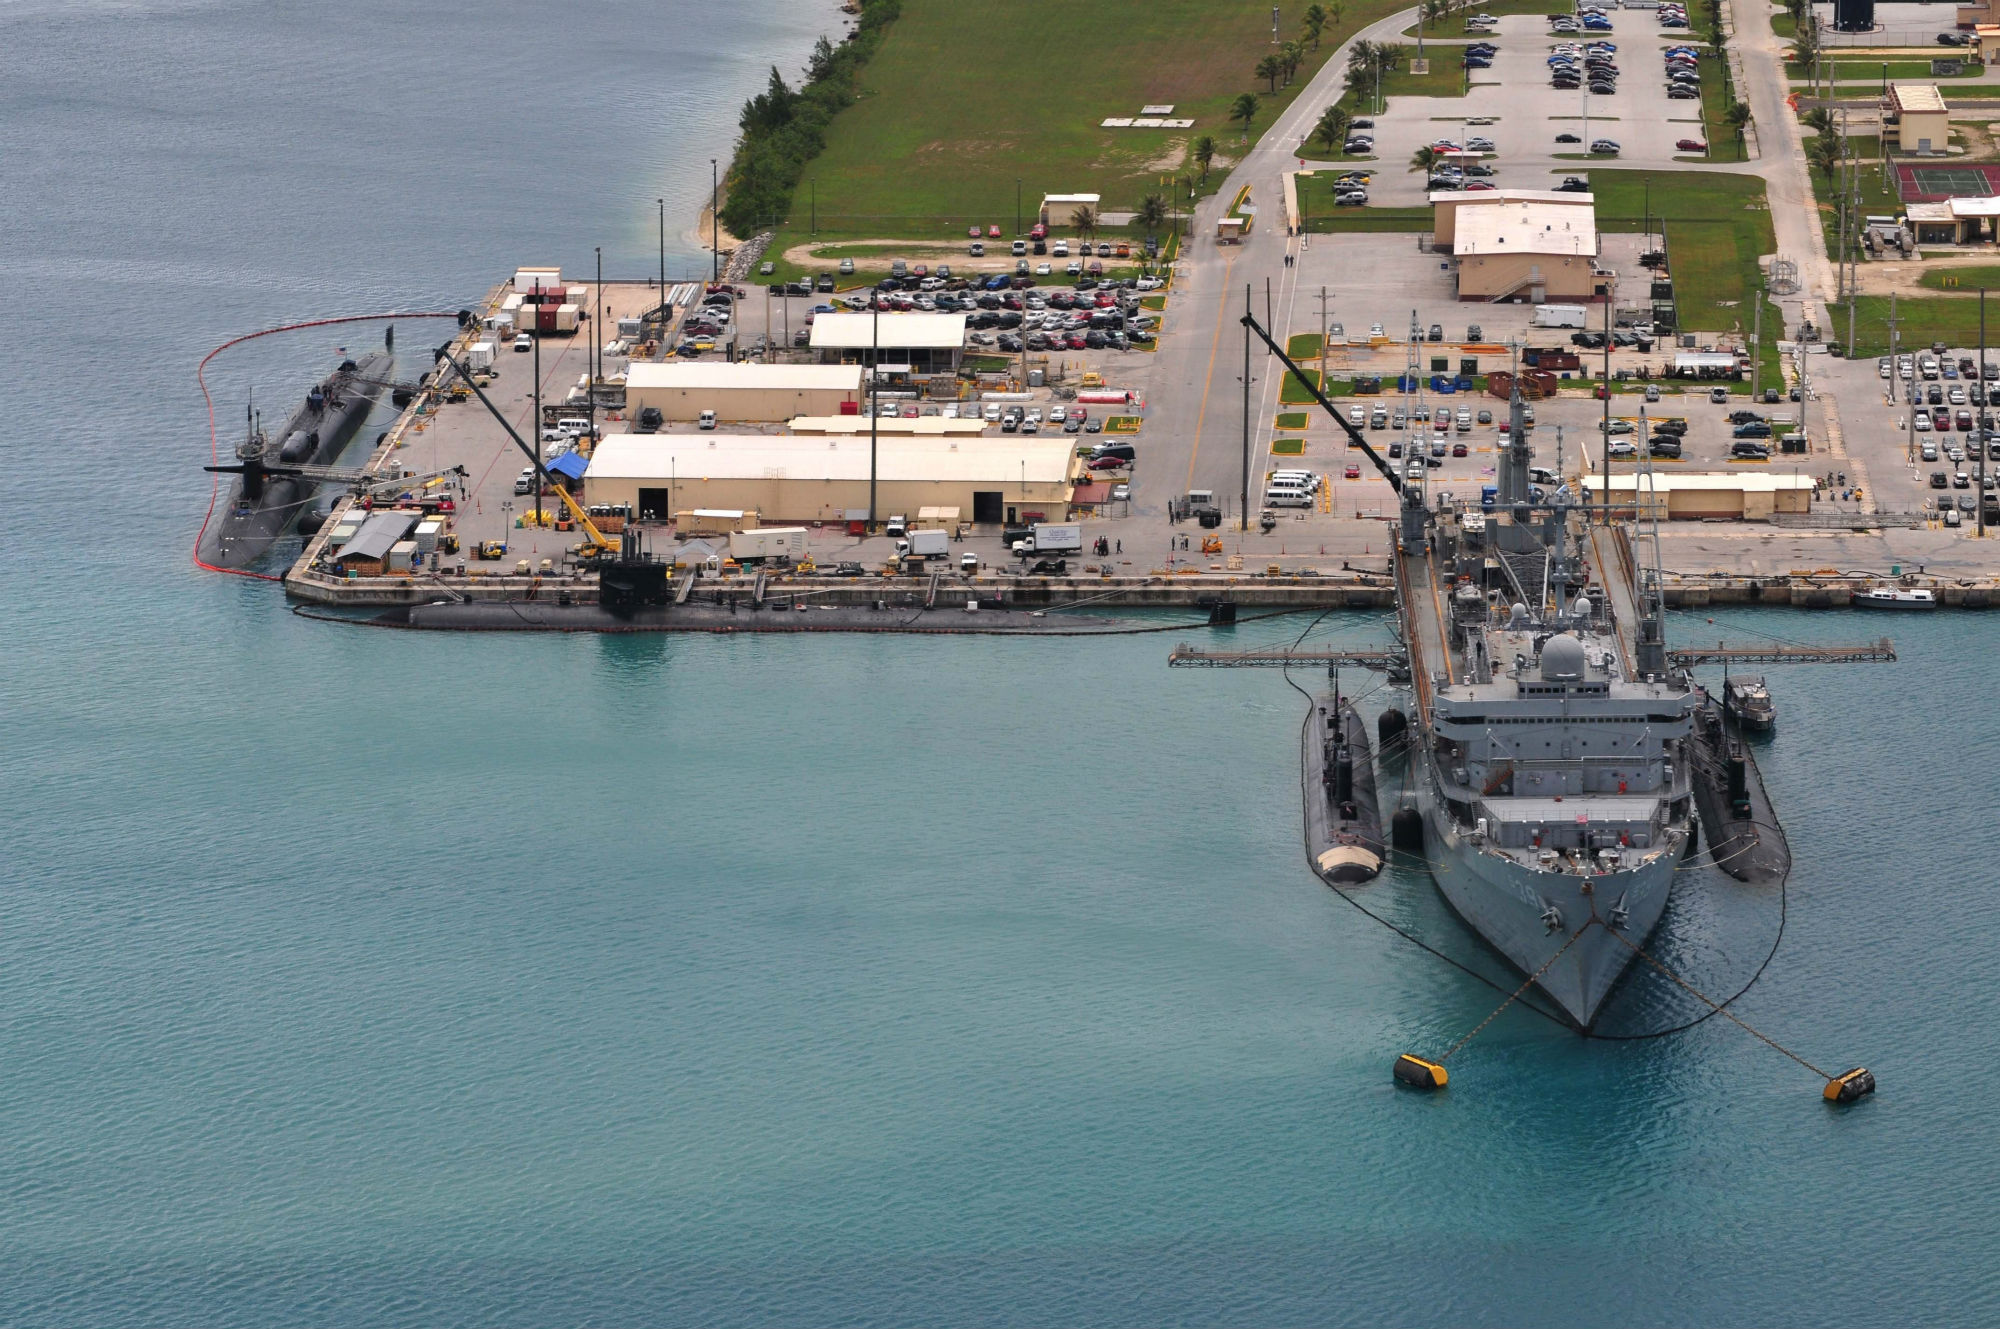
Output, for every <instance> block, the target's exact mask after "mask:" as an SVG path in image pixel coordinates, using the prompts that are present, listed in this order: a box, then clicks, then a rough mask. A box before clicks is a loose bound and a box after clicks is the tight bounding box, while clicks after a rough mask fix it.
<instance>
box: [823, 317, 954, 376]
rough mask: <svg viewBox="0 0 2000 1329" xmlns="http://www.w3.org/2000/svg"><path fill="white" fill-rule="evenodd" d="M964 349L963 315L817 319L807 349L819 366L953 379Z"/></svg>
mask: <svg viewBox="0 0 2000 1329" xmlns="http://www.w3.org/2000/svg"><path fill="white" fill-rule="evenodd" d="M964 347H965V315H963V314H874V313H868V314H819V315H816V316H815V317H814V319H813V327H812V349H813V354H814V356H815V357H816V358H817V359H818V360H819V362H820V363H821V364H828V365H843V364H853V365H873V364H879V365H881V366H883V367H884V369H885V370H892V369H895V368H897V367H903V371H904V372H906V373H911V374H932V373H956V372H957V370H958V361H959V356H960V354H961V353H962V351H963V350H964Z"/></svg>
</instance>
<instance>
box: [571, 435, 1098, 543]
mask: <svg viewBox="0 0 2000 1329" xmlns="http://www.w3.org/2000/svg"><path fill="white" fill-rule="evenodd" d="M869 452H870V444H869V440H868V437H867V436H866V435H865V434H864V435H859V436H856V437H851V438H848V437H839V436H829V435H817V436H803V437H801V436H776V437H773V436H769V435H762V434H611V435H608V436H607V437H605V438H604V439H603V440H602V441H600V442H599V443H598V445H597V450H596V451H595V453H593V454H592V456H591V459H590V469H589V471H588V472H586V474H585V476H584V492H585V494H586V495H587V497H588V501H589V502H591V503H593V504H596V503H613V504H629V505H631V507H632V509H633V510H634V511H635V512H637V513H638V514H639V515H640V517H641V519H642V520H653V521H664V520H666V519H667V518H668V517H670V516H671V515H672V514H673V513H675V512H677V511H682V510H685V509H691V508H726V509H741V510H742V511H745V512H755V513H757V514H758V517H759V519H760V521H762V522H763V523H765V524H769V523H771V522H810V521H823V522H837V521H844V520H850V519H851V517H850V514H853V513H857V512H858V513H862V514H865V513H866V512H867V511H868V508H869V488H870V483H869V476H870V462H869ZM874 458H875V459H874V464H873V474H874V486H873V487H874V491H875V503H874V511H875V514H876V517H877V518H878V519H879V520H886V519H887V518H888V517H890V516H894V515H897V514H901V515H904V516H911V517H914V516H915V515H916V514H917V513H918V512H919V511H921V510H922V509H924V508H957V509H958V510H959V511H960V512H962V513H964V514H966V515H968V516H969V517H970V518H971V519H972V520H973V521H976V522H989V523H999V522H1003V521H1006V522H1014V521H1023V520H1034V519H1042V520H1049V521H1061V520H1063V519H1064V518H1065V517H1067V516H1068V515H1069V502H1070V495H1071V493H1072V491H1073V487H1074V485H1075V483H1076V475H1077V469H1076V468H1077V466H1078V465H1079V463H1078V461H1077V458H1076V453H1075V447H1074V445H1073V441H1072V440H1070V439H1069V438H1068V437H1067V436H1064V435H1060V434H1058V435H1056V436H1054V437H1051V438H1042V437H1039V436H1037V437H1029V438H1022V437H1019V436H1018V435H1002V436H1000V437H998V438H973V439H965V440H954V439H949V438H911V437H903V436H884V437H882V438H880V439H878V440H877V441H876V442H875V444H874ZM1035 514H1039V518H1037V517H1036V515H1035Z"/></svg>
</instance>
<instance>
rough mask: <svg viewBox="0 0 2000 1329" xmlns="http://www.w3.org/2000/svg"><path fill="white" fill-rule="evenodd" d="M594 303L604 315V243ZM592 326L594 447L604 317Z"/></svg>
mask: <svg viewBox="0 0 2000 1329" xmlns="http://www.w3.org/2000/svg"><path fill="white" fill-rule="evenodd" d="M594 303H595V305H596V312H597V313H598V314H599V315H602V314H603V312H604V246H603V245H598V246H597V293H596V298H595V301H594ZM591 327H592V328H593V329H595V330H594V331H592V330H590V329H586V330H585V335H587V336H589V338H590V344H589V350H590V361H591V365H590V396H589V398H588V399H587V401H588V410H587V412H586V414H587V415H588V418H589V420H590V442H591V446H592V448H593V449H594V448H595V447H596V445H597V384H598V381H599V380H600V379H602V378H603V377H604V336H603V333H604V323H603V320H602V318H594V319H592V320H591Z"/></svg>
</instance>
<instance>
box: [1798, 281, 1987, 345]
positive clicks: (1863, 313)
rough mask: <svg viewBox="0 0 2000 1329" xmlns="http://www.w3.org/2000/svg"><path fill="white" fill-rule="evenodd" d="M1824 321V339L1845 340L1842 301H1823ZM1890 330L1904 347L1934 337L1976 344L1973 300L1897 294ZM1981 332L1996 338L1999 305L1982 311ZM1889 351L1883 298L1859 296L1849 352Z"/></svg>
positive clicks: (1976, 313) (1975, 304) (1976, 310)
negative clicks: (1893, 326)
mask: <svg viewBox="0 0 2000 1329" xmlns="http://www.w3.org/2000/svg"><path fill="white" fill-rule="evenodd" d="M1827 314H1828V315H1829V317H1830V326H1829V327H1828V328H1827V334H1828V335H1827V340H1828V341H1838V342H1839V343H1840V344H1841V345H1842V346H1843V347H1844V346H1845V345H1846V344H1847V306H1846V305H1845V304H1844V303H1841V304H1830V305H1828V306H1827ZM1896 332H1897V340H1898V343H1899V344H1900V345H1901V346H1902V348H1903V349H1904V350H1906V351H1907V350H1909V349H1911V348H1912V347H1916V346H1928V345H1929V344H1930V343H1932V342H1934V341H1941V342H1944V343H1945V344H1946V345H1949V346H1976V345H1978V344H1979V301H1977V300H1969V299H1966V298H1964V297H1963V296H1949V295H1936V296H1929V297H1922V296H1919V297H1916V298H1914V299H1898V300H1897V301H1896ZM1986 335H1987V336H1988V337H1989V338H1992V339H1994V340H1995V341H2000V305H1995V306H1994V307H1993V308H1990V309H1989V310H1988V311H1987V318H1986ZM1888 353H1889V297H1888V296H1886V295H1864V296H1862V297H1861V298H1860V299H1859V300H1857V301H1856V302H1855V306H1854V354H1855V355H1856V356H1857V357H1860V356H1870V355H1887V354H1888Z"/></svg>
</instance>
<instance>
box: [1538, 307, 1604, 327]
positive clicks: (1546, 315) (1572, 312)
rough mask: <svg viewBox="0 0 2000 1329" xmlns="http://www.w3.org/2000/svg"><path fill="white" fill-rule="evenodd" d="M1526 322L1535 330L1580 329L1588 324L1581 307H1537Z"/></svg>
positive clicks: (1588, 320) (1586, 311)
mask: <svg viewBox="0 0 2000 1329" xmlns="http://www.w3.org/2000/svg"><path fill="white" fill-rule="evenodd" d="M1528 322H1529V323H1530V324H1531V325H1532V326H1534V327H1537V328H1581V327H1585V326H1587V325H1588V324H1589V322H1590V311H1589V310H1588V309H1585V308H1584V307H1583V306H1582V305H1537V306H1536V307H1535V312H1534V314H1533V315H1532V316H1531V317H1530V318H1529V319H1528Z"/></svg>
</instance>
